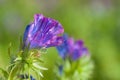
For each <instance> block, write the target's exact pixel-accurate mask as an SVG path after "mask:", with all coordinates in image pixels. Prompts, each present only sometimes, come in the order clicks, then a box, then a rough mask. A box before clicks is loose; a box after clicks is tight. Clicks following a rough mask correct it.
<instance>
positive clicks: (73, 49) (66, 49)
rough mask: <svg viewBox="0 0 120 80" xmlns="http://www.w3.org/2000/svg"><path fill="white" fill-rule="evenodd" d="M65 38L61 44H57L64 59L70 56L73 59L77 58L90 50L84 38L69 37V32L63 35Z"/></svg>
mask: <svg viewBox="0 0 120 80" xmlns="http://www.w3.org/2000/svg"><path fill="white" fill-rule="evenodd" d="M63 39H64V42H63V43H62V44H61V45H60V46H57V50H58V52H59V55H60V56H61V57H62V58H63V59H65V58H66V57H69V58H70V59H72V60H77V59H78V58H80V57H81V56H82V55H86V54H88V50H87V48H86V47H85V46H84V43H83V41H82V40H78V41H74V39H73V38H69V37H68V36H67V34H64V35H63Z"/></svg>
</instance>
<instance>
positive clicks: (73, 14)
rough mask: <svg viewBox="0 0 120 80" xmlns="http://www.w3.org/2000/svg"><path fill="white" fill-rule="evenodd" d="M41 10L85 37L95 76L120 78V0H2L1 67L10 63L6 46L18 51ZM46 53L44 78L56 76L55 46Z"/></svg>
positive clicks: (95, 78) (110, 79)
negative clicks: (21, 41)
mask: <svg viewBox="0 0 120 80" xmlns="http://www.w3.org/2000/svg"><path fill="white" fill-rule="evenodd" d="M35 13H42V14H44V15H46V16H48V17H52V18H54V19H56V20H58V21H60V22H61V24H62V25H63V27H64V28H65V32H66V33H68V34H69V35H70V36H73V37H75V39H83V40H84V42H85V44H86V46H87V47H88V48H89V50H90V52H91V55H92V58H93V61H94V64H95V70H94V75H93V80H120V76H119V74H120V54H119V53H120V52H119V50H120V0H0V67H3V68H5V66H6V65H7V64H8V63H7V61H8V60H9V59H8V54H7V48H8V45H9V43H10V42H11V43H12V46H13V48H12V49H13V53H15V52H17V51H18V46H19V36H20V35H22V34H23V31H24V29H25V26H26V25H27V24H29V23H30V22H31V21H32V20H33V15H34V14H35ZM47 54H48V55H47V56H46V55H45V57H44V58H45V61H46V62H45V65H46V66H48V68H49V70H48V71H45V72H44V75H45V77H44V78H43V79H44V80H53V76H54V74H53V73H51V72H52V71H51V70H53V66H54V62H55V60H56V58H57V56H58V54H57V51H56V50H55V49H54V48H50V49H49V50H48V53H47Z"/></svg>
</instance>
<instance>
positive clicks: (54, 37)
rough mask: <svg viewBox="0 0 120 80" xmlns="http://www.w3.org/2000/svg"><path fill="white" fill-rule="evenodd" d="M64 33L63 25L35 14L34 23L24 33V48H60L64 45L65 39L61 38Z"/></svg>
mask: <svg viewBox="0 0 120 80" xmlns="http://www.w3.org/2000/svg"><path fill="white" fill-rule="evenodd" d="M63 32H64V29H63V27H62V25H61V24H60V23H59V22H58V21H56V20H54V19H52V18H47V17H45V16H43V15H42V14H35V15H34V21H33V22H32V23H30V24H29V25H28V26H27V27H26V30H25V32H24V37H23V42H24V46H23V48H24V47H26V46H28V45H29V47H30V48H42V47H45V48H47V47H53V46H58V45H60V44H61V43H62V41H63V38H62V37H61V36H59V35H60V34H62V33H63Z"/></svg>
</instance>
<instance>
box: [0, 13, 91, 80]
mask: <svg viewBox="0 0 120 80" xmlns="http://www.w3.org/2000/svg"><path fill="white" fill-rule="evenodd" d="M63 33H64V29H63V27H62V25H61V24H60V23H59V22H58V21H56V20H54V19H52V18H48V17H45V16H44V15H42V14H35V15H34V21H33V22H31V23H30V24H29V25H27V27H26V29H25V32H24V35H23V39H20V49H19V51H18V53H17V54H16V55H15V56H14V57H11V63H10V65H9V67H8V69H7V70H3V69H1V68H0V71H2V72H3V75H4V77H5V79H8V80H24V79H29V80H40V78H41V77H43V74H42V73H41V70H48V69H47V68H45V67H43V66H41V64H42V63H43V61H42V60H41V55H42V54H43V53H44V52H45V51H46V49H47V48H49V47H56V48H57V50H58V52H59V55H60V57H61V58H62V59H63V62H64V64H60V65H59V66H57V67H58V70H56V71H57V72H58V75H57V76H58V78H59V79H57V80H71V79H72V80H80V79H82V80H83V78H79V77H78V78H77V79H76V76H79V75H80V74H81V72H83V71H82V65H81V64H80V63H81V59H82V58H83V56H84V55H85V56H89V52H88V50H87V48H86V47H85V46H84V43H83V41H82V40H78V41H74V39H73V38H69V37H68V36H67V34H63ZM62 34H63V35H62ZM8 52H9V55H10V56H12V55H11V53H10V48H9V49H8ZM89 57H90V56H89ZM83 59H84V58H83ZM87 59H89V58H87ZM83 61H87V63H88V64H90V66H91V63H90V62H88V61H89V60H83ZM83 61H82V62H83ZM83 63H85V64H86V62H83ZM87 66H88V65H87ZM83 67H84V68H85V67H86V65H85V66H83ZM90 68H91V67H90ZM57 72H56V73H57ZM35 74H36V76H34V77H35V78H33V75H35ZM59 74H60V76H59ZM88 75H89V74H88ZM68 77H69V78H68ZM86 79H87V78H86Z"/></svg>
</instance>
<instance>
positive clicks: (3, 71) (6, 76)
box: [0, 68, 8, 78]
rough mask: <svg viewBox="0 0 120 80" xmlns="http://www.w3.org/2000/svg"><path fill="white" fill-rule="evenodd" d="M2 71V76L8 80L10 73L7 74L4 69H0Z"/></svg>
mask: <svg viewBox="0 0 120 80" xmlns="http://www.w3.org/2000/svg"><path fill="white" fill-rule="evenodd" d="M0 71H1V72H2V74H3V76H4V77H5V78H8V73H7V71H5V70H4V69H2V68H0Z"/></svg>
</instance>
